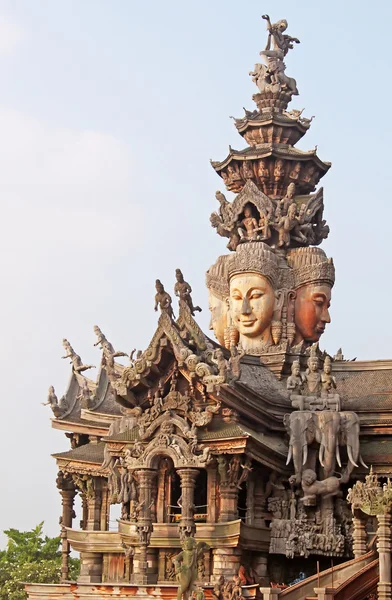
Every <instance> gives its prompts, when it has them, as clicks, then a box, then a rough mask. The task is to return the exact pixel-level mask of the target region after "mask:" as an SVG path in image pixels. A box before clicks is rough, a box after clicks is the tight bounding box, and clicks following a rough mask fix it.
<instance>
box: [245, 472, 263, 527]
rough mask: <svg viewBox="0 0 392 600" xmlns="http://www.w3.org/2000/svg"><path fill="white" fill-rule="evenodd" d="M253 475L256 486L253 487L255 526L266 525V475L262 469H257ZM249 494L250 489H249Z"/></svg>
mask: <svg viewBox="0 0 392 600" xmlns="http://www.w3.org/2000/svg"><path fill="white" fill-rule="evenodd" d="M251 474H252V475H253V481H254V488H253V490H254V491H253V525H255V527H264V526H265V489H264V477H263V475H262V473H261V471H255V473H254V474H253V473H251ZM248 496H249V490H248Z"/></svg>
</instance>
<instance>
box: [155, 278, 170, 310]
mask: <svg viewBox="0 0 392 600" xmlns="http://www.w3.org/2000/svg"><path fill="white" fill-rule="evenodd" d="M155 289H156V291H157V293H156V294H155V306H154V310H155V311H157V310H158V306H159V308H160V309H161V313H166V314H167V315H169V317H170V318H171V319H173V318H174V314H173V309H172V299H171V296H170V294H168V293H167V292H166V291H165V288H164V287H163V284H162V283H161V281H160V280H159V279H157V280H156V282H155Z"/></svg>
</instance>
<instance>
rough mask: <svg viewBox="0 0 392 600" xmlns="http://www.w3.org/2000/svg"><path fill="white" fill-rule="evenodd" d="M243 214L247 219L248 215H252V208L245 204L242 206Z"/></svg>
mask: <svg viewBox="0 0 392 600" xmlns="http://www.w3.org/2000/svg"><path fill="white" fill-rule="evenodd" d="M244 215H245V218H246V219H249V217H251V216H252V209H251V207H250V206H245V208H244Z"/></svg>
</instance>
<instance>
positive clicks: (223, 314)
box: [208, 291, 228, 346]
mask: <svg viewBox="0 0 392 600" xmlns="http://www.w3.org/2000/svg"><path fill="white" fill-rule="evenodd" d="M208 308H209V309H210V312H211V320H210V329H212V330H213V331H214V334H215V337H216V339H217V340H218V342H219V343H220V345H221V346H224V344H225V329H226V327H227V314H228V307H227V303H226V302H225V301H224V300H222V299H221V298H219V296H216V295H215V294H214V293H213V292H211V291H210V292H209V295H208Z"/></svg>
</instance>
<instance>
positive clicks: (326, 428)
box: [314, 410, 342, 477]
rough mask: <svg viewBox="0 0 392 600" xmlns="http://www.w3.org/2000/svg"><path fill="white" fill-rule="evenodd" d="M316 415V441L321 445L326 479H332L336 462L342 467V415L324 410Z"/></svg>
mask: <svg viewBox="0 0 392 600" xmlns="http://www.w3.org/2000/svg"><path fill="white" fill-rule="evenodd" d="M314 414H315V418H316V419H317V428H316V440H317V441H318V442H319V444H320V448H319V461H320V464H321V466H322V467H323V469H324V475H325V477H331V475H332V474H333V472H334V471H335V466H336V461H337V463H338V465H339V467H341V466H342V463H341V461H340V452H339V431H340V413H338V412H335V411H327V410H324V411H321V412H319V413H314Z"/></svg>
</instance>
